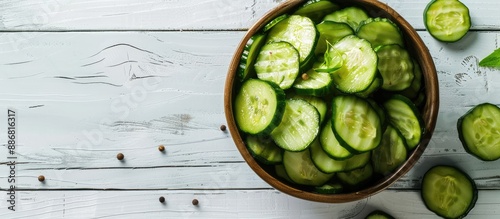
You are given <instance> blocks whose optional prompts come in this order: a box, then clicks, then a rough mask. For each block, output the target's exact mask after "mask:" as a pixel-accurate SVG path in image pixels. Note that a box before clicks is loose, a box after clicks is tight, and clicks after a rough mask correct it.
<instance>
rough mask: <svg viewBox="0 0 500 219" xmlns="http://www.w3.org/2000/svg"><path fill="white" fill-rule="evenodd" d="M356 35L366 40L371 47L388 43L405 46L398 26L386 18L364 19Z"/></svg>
mask: <svg viewBox="0 0 500 219" xmlns="http://www.w3.org/2000/svg"><path fill="white" fill-rule="evenodd" d="M356 35H357V36H358V37H360V38H363V39H365V40H368V42H370V43H371V44H372V47H373V48H377V47H379V46H382V45H390V44H398V45H400V46H401V47H404V46H405V45H404V42H403V36H402V35H401V31H400V30H399V27H398V26H397V25H396V24H395V23H393V22H392V21H391V20H389V19H387V18H368V19H366V20H364V21H363V22H361V24H360V25H359V28H358V30H357V31H356Z"/></svg>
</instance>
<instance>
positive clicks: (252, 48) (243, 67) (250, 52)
mask: <svg viewBox="0 0 500 219" xmlns="http://www.w3.org/2000/svg"><path fill="white" fill-rule="evenodd" d="M265 42H266V35H265V34H259V33H258V34H255V35H253V36H252V37H251V38H250V40H249V41H248V43H247V44H246V46H245V49H244V50H243V54H242V55H241V59H240V65H239V68H238V78H239V79H240V81H241V82H243V81H245V80H247V79H248V78H251V77H253V76H254V75H255V69H254V64H255V59H256V58H257V56H258V55H259V51H260V48H261V47H262V46H263V45H264V43H265Z"/></svg>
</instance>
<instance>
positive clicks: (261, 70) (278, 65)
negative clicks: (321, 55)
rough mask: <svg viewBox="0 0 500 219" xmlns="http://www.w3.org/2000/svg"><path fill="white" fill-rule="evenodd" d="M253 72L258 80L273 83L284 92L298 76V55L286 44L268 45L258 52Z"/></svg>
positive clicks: (293, 48)
mask: <svg viewBox="0 0 500 219" xmlns="http://www.w3.org/2000/svg"><path fill="white" fill-rule="evenodd" d="M255 72H256V73H257V77H258V78H259V79H261V80H265V81H270V82H273V83H275V84H277V85H278V86H279V87H280V88H281V89H283V90H286V89H288V88H290V87H291V86H292V85H293V82H295V78H297V76H298V75H299V53H298V52H297V50H296V49H295V47H293V46H292V45H291V44H290V43H287V42H275V43H268V44H266V45H264V46H262V48H261V50H260V52H259V55H258V57H257V60H256V61H255Z"/></svg>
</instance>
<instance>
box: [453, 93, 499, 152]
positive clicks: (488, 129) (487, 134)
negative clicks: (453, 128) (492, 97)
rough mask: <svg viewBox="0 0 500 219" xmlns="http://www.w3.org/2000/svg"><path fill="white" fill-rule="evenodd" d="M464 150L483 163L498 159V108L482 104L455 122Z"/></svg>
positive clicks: (489, 104)
mask: <svg viewBox="0 0 500 219" xmlns="http://www.w3.org/2000/svg"><path fill="white" fill-rule="evenodd" d="M457 128H458V134H459V137H460V141H461V142H462V145H463V147H464V148H465V150H466V151H467V152H468V153H470V154H472V155H474V156H476V157H477V158H479V159H481V160H484V161H492V160H497V159H499V158H500V108H498V107H497V106H495V105H493V104H491V103H483V104H480V105H477V106H475V107H474V108H472V109H471V110H469V111H468V112H467V113H466V114H465V115H463V116H462V117H460V119H459V120H458V122H457Z"/></svg>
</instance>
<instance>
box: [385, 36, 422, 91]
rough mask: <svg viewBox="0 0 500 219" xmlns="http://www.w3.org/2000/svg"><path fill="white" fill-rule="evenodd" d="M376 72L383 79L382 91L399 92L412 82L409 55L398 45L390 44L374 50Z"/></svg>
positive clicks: (411, 66) (412, 76)
mask: <svg viewBox="0 0 500 219" xmlns="http://www.w3.org/2000/svg"><path fill="white" fill-rule="evenodd" d="M376 51H377V57H378V65H377V68H378V71H379V72H380V75H382V78H383V84H382V89H384V90H388V91H401V90H404V89H406V88H408V87H410V85H411V84H412V82H413V78H414V74H413V61H412V58H411V57H410V54H409V53H408V52H407V51H406V50H405V49H404V48H403V47H401V46H400V45H397V44H392V45H385V46H381V47H379V48H377V49H376Z"/></svg>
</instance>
